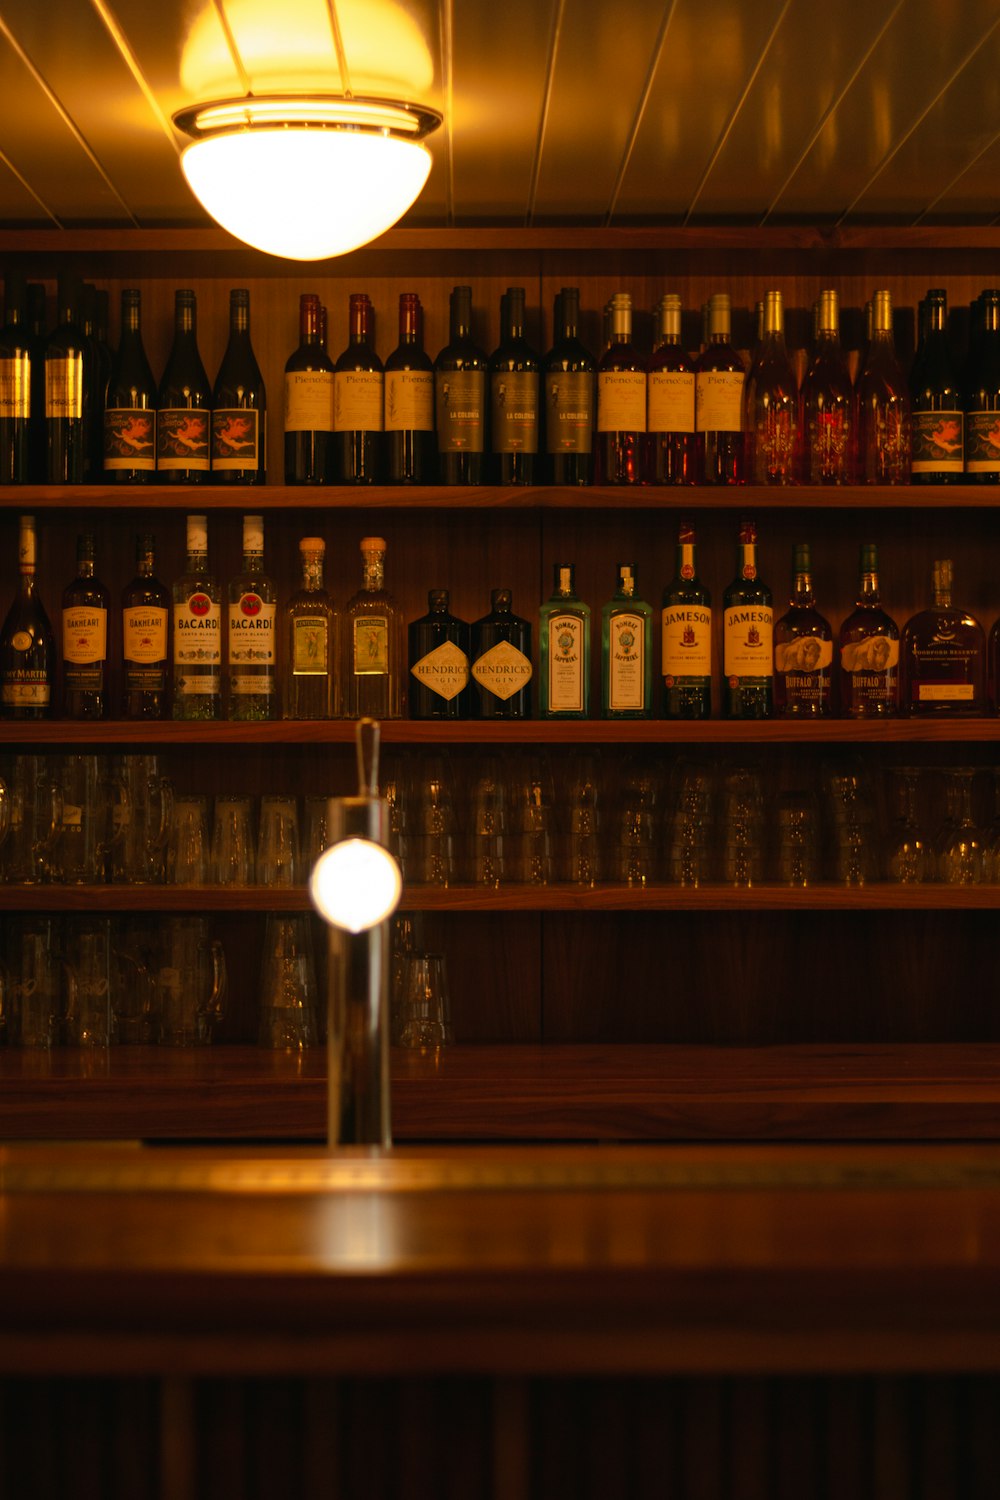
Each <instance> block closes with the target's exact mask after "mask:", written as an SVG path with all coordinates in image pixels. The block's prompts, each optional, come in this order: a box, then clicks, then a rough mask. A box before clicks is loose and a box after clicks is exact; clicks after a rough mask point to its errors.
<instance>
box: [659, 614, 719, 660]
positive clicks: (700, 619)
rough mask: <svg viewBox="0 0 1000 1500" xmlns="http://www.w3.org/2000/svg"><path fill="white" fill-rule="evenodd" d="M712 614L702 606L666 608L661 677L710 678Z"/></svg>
mask: <svg viewBox="0 0 1000 1500" xmlns="http://www.w3.org/2000/svg"><path fill="white" fill-rule="evenodd" d="M711 675H712V611H711V610H710V609H706V608H705V606H704V605H703V604H668V605H667V607H666V609H664V611H663V676H664V678H674V677H711Z"/></svg>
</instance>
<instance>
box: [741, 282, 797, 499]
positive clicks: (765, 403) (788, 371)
mask: <svg viewBox="0 0 1000 1500" xmlns="http://www.w3.org/2000/svg"><path fill="white" fill-rule="evenodd" d="M743 411H744V421H743V427H744V445H745V462H746V469H745V473H746V479H747V482H748V483H749V484H797V483H798V479H799V460H800V429H799V392H798V386H797V384H796V381H795V375H794V373H793V371H792V365H791V361H790V360H789V358H788V350H787V349H786V348H785V314H784V309H783V306H782V298H781V293H780V292H779V291H768V292H765V293H764V322H763V329H762V332H761V338H760V343H759V345H758V348H757V352H756V354H755V356H754V359H753V362H752V364H751V366H750V372H749V374H748V375H747V378H746V380H745V382H744V385H743Z"/></svg>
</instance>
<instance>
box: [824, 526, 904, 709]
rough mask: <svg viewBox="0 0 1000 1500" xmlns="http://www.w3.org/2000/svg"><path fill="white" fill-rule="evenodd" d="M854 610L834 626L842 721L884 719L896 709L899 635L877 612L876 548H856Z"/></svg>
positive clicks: (890, 620) (867, 545)
mask: <svg viewBox="0 0 1000 1500" xmlns="http://www.w3.org/2000/svg"><path fill="white" fill-rule="evenodd" d="M860 572H861V578H860V583H859V586H858V597H857V601H856V604H855V608H854V610H853V612H852V613H851V614H849V615H848V616H847V618H846V619H845V620H844V622H843V624H842V625H841V627H840V634H839V637H838V645H839V648H840V671H839V685H840V711H841V713H843V714H844V715H846V717H847V718H848V719H884V718H889V717H891V716H892V715H893V714H895V713H896V712H897V711H898V706H899V630H898V629H897V627H896V622H895V620H893V618H892V616H891V615H888V614H886V612H885V610H884V609H883V608H882V600H881V596H880V593H879V583H878V548H877V547H876V546H875V544H874V542H863V543H862V545H861V567H860Z"/></svg>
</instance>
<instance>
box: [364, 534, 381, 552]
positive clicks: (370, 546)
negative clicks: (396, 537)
mask: <svg viewBox="0 0 1000 1500" xmlns="http://www.w3.org/2000/svg"><path fill="white" fill-rule="evenodd" d="M361 550H362V552H384V551H385V542H384V541H383V539H382V537H380V536H363V537H362V538H361Z"/></svg>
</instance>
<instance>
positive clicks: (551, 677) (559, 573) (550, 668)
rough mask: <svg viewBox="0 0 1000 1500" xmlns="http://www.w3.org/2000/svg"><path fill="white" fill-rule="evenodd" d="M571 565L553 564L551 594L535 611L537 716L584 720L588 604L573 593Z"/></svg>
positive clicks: (587, 684)
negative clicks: (536, 635)
mask: <svg viewBox="0 0 1000 1500" xmlns="http://www.w3.org/2000/svg"><path fill="white" fill-rule="evenodd" d="M574 575H575V569H574V566H573V564H572V563H556V564H555V568H554V581H553V588H552V593H551V595H550V596H549V598H548V599H547V600H546V602H545V603H544V604H543V605H542V607H541V609H540V610H539V612H538V678H539V688H538V697H539V714H540V716H541V717H542V718H543V719H586V718H587V717H588V716H589V713H590V605H589V604H585V603H584V601H583V600H582V599H581V598H580V597H579V596H578V594H577V592H576V582H575V576H574Z"/></svg>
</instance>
